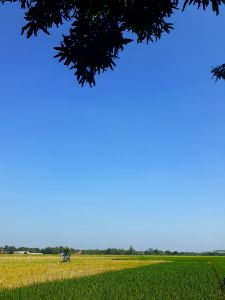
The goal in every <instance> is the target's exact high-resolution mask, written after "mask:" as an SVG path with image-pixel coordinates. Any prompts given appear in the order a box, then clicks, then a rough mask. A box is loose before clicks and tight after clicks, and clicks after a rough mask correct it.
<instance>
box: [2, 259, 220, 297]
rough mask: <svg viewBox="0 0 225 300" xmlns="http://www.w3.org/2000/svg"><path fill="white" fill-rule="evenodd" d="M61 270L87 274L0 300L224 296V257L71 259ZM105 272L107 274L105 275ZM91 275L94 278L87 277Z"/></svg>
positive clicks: (23, 289) (4, 292) (13, 292)
mask: <svg viewBox="0 0 225 300" xmlns="http://www.w3.org/2000/svg"><path fill="white" fill-rule="evenodd" d="M17 259H18V260H19V262H20V263H21V265H20V266H23V265H24V262H21V259H19V258H17ZM36 259H37V258H36ZM38 259H40V262H41V261H42V259H47V258H38ZM38 259H37V260H38ZM48 259H49V262H46V261H45V264H47V265H48V264H49V266H50V265H51V263H53V262H55V260H56V258H55V257H51V256H50V257H49V258H48ZM162 260H164V261H166V260H167V261H170V263H160V264H155V262H156V261H158V262H160V261H162ZM15 262H16V258H15ZM50 262H51V263H50ZM11 263H12V262H11ZM42 263H43V262H42ZM42 263H41V264H42ZM12 264H13V263H12ZM61 266H62V268H66V270H67V272H68V273H69V276H68V277H70V275H71V273H70V272H71V271H69V270H70V269H73V268H75V269H76V270H81V269H82V266H85V268H84V269H85V270H86V271H87V270H88V268H90V270H89V271H88V272H86V274H85V272H83V271H82V272H81V273H82V277H80V278H76V279H74V278H73V279H65V277H64V279H61V280H54V281H52V282H45V283H35V284H32V285H29V286H26V287H24V286H22V287H19V288H13V289H12V288H8V289H4V290H2V292H1V293H0V299H1V300H9V299H10V300H14V299H15V300H30V299H34V300H37V299H43V300H51V299H56V300H61V299H62V300H63V299H65V300H67V299H68V300H73V299H74V300H78V299H85V300H89V299H90V300H93V299H99V300H103V299H104V300H114V299H115V300H116V299H120V300H123V299H125V300H126V299H127V300H128V299H129V300H148V299H149V300H150V299H152V300H153V299H154V300H162V299H163V300H170V299H171V300H214V299H215V300H217V299H218V300H220V299H225V296H224V291H223V290H222V289H221V284H222V281H223V278H224V277H225V257H224V258H223V257H221V258H220V257H168V256H167V257H165V256H164V257H158V256H157V257H149V256H145V257H144V256H141V257H137V256H134V257H118V256H117V257H113V256H110V257H108V256H98V257H96V256H81V257H76V258H74V259H73V262H72V263H71V264H60V267H59V268H61ZM73 266H74V267H73ZM75 266H76V267H75ZM50 268H51V267H50ZM67 268H68V269H67ZM107 268H109V269H108V270H107ZM75 269H73V270H74V271H73V272H74V273H73V272H72V274H73V276H74V275H75V276H76V277H78V276H77V274H75V273H76V272H75ZM84 269H83V270H84ZM93 269H94V271H93ZM96 269H97V272H96ZM55 270H57V267H56V269H55ZM59 270H60V269H58V271H59ZM215 270H216V273H215ZM92 271H93V272H96V273H97V274H96V275H91V276H90V273H91V272H92ZM59 272H60V271H59ZM65 273H66V271H65ZM65 273H64V274H65ZM84 275H86V276H84ZM42 276H43V278H44V277H46V278H47V277H48V276H46V274H43V275H42ZM73 276H71V277H73ZM71 277H70V278H71ZM48 280H49V279H48Z"/></svg>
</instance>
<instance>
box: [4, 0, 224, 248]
mask: <svg viewBox="0 0 225 300" xmlns="http://www.w3.org/2000/svg"><path fill="white" fill-rule="evenodd" d="M224 17H225V9H224V12H223V13H222V14H221V15H220V16H219V17H216V16H214V15H213V14H211V13H208V12H207V13H206V12H205V13H204V12H201V11H198V10H196V9H195V8H189V9H188V10H187V11H186V12H185V13H184V14H182V13H181V12H177V14H176V15H175V16H174V17H173V19H172V20H173V21H174V23H175V30H174V31H173V32H172V33H171V34H170V35H168V36H167V35H165V36H164V37H163V39H162V40H161V41H160V42H158V43H155V44H150V45H149V46H146V45H136V44H135V43H133V44H132V45H131V46H129V47H128V48H127V49H126V51H125V52H124V53H122V55H121V59H120V60H118V66H117V68H116V70H115V71H114V72H108V73H105V74H103V75H101V76H100V77H99V78H97V86H96V87H95V88H92V89H91V88H89V87H85V88H83V89H82V88H81V87H79V86H78V84H77V83H76V81H75V80H74V77H73V74H72V73H71V71H69V70H68V69H66V68H65V67H64V66H63V65H62V64H59V63H57V61H56V60H54V59H53V58H52V57H53V55H54V50H53V46H57V45H58V43H59V40H60V34H61V32H60V31H54V30H53V31H52V35H51V36H50V37H48V36H45V35H44V34H40V35H39V37H38V38H32V39H31V40H29V41H28V40H26V38H25V37H21V35H20V28H21V26H22V25H23V23H24V21H23V19H22V15H21V13H20V11H19V10H18V9H17V8H16V6H15V5H11V4H10V5H6V6H5V7H1V8H0V36H1V42H0V44H1V48H0V53H1V55H0V80H1V81H0V82H1V89H0V245H5V244H11V245H16V246H22V245H23V246H25V245H27V246H37V247H43V246H47V245H68V246H71V247H75V248H107V247H124V248H127V247H129V246H130V245H133V246H134V247H135V248H136V249H146V248H149V247H152V248H160V249H164V250H166V249H170V250H187V251H189V250H195V251H202V250H213V249H224V248H225V82H218V83H215V82H214V81H212V80H211V75H210V68H211V66H213V65H216V64H220V63H223V62H225V37H224Z"/></svg>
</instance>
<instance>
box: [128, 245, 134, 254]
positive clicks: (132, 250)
mask: <svg viewBox="0 0 225 300" xmlns="http://www.w3.org/2000/svg"><path fill="white" fill-rule="evenodd" d="M127 253H128V254H129V255H132V254H135V249H134V248H133V246H132V245H131V246H130V247H129V249H128V251H127Z"/></svg>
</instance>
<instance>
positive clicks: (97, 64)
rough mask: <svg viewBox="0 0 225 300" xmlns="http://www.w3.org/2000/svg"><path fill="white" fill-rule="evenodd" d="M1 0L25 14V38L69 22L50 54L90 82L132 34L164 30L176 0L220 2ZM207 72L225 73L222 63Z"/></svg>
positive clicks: (147, 37) (143, 38)
mask: <svg viewBox="0 0 225 300" xmlns="http://www.w3.org/2000/svg"><path fill="white" fill-rule="evenodd" d="M5 2H19V3H20V5H21V8H22V9H23V10H24V11H25V16H24V18H25V20H26V24H25V26H24V27H23V28H22V33H25V32H26V35H27V37H28V38H30V37H31V36H32V35H37V33H38V31H40V30H42V31H43V32H45V33H46V34H49V29H50V28H52V26H54V25H56V26H57V27H59V26H60V25H62V24H63V23H64V22H69V24H70V30H69V33H68V34H67V35H63V39H62V42H61V44H60V46H58V47H55V50H56V51H57V54H56V55H55V57H56V58H58V59H59V61H60V62H64V64H65V65H66V66H68V67H70V68H71V69H74V70H75V72H74V73H75V76H76V78H77V80H78V82H79V84H81V85H82V86H83V85H84V84H85V83H88V84H89V85H90V86H93V85H95V77H96V74H99V73H101V72H105V71H106V70H108V69H112V70H113V69H114V67H115V66H116V59H117V58H118V55H119V53H120V52H121V51H122V50H123V49H124V47H125V46H126V45H127V44H129V43H130V42H132V41H133V40H136V41H137V42H138V43H142V42H147V43H149V42H153V41H157V40H159V39H160V38H161V36H162V34H163V33H164V32H165V33H169V32H170V31H171V29H173V24H171V23H170V22H168V19H169V18H170V17H171V15H172V14H173V13H174V12H175V11H176V10H177V9H178V8H179V4H180V2H181V3H182V4H181V5H183V9H185V7H186V6H187V5H191V4H193V5H197V7H198V8H200V7H202V8H203V9H204V10H205V9H206V7H207V6H208V5H210V4H211V5H212V10H213V12H215V13H216V14H217V15H218V14H219V6H220V5H222V4H225V0H183V1H179V0H0V3H3V4H4V3H5ZM127 33H131V34H132V39H131V38H130V36H131V35H130V34H129V38H128V37H127ZM212 74H213V75H214V76H215V77H216V79H221V78H223V79H225V64H223V65H221V66H217V67H214V68H213V69H212Z"/></svg>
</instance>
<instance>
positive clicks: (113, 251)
mask: <svg viewBox="0 0 225 300" xmlns="http://www.w3.org/2000/svg"><path fill="white" fill-rule="evenodd" d="M65 248H67V249H69V252H70V253H71V254H76V253H78V252H79V253H82V254H87V255H192V256H194V255H205V256H213V255H220V256H225V250H224V251H219V250H216V251H206V252H183V251H182V252H180V251H170V250H166V251H164V250H159V249H153V248H148V249H147V250H144V251H141V250H135V249H134V248H133V247H132V246H130V247H129V248H128V249H123V248H107V249H86V250H80V249H74V248H69V247H63V246H59V247H46V248H30V247H15V246H8V245H6V246H4V247H0V250H3V252H5V253H7V254H13V253H14V252H15V251H24V252H29V253H40V254H60V253H62V252H64V250H65ZM81 251H82V252H81Z"/></svg>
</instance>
